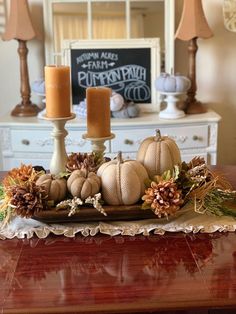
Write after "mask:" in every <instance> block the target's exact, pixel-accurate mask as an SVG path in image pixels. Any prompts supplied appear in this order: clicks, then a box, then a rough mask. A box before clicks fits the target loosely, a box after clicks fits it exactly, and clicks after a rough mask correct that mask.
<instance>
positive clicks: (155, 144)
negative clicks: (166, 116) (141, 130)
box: [137, 130, 181, 178]
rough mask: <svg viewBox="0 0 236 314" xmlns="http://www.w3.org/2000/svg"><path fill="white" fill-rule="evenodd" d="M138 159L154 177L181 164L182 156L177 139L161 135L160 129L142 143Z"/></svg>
mask: <svg viewBox="0 0 236 314" xmlns="http://www.w3.org/2000/svg"><path fill="white" fill-rule="evenodd" d="M137 160H138V161H139V162H141V163H142V164H143V165H144V167H145V168H146V170H147V172H148V174H149V177H150V178H152V177H153V176H155V175H161V174H163V172H165V171H166V170H169V169H172V168H173V167H174V166H175V165H177V164H180V163H181V156H180V150H179V148H178V146H177V144H176V143H175V141H174V140H173V139H171V138H170V137H168V136H161V133H160V130H156V135H155V136H151V137H148V138H146V139H144V140H143V141H142V143H141V144H140V147H139V149H138V152H137Z"/></svg>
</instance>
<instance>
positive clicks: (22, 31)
mask: <svg viewBox="0 0 236 314" xmlns="http://www.w3.org/2000/svg"><path fill="white" fill-rule="evenodd" d="M35 37H36V33H35V31H34V28H33V26H32V22H31V19H30V12H29V6H28V3H27V0H11V6H10V14H9V18H8V21H7V24H6V29H5V32H4V34H3V36H2V39H3V40H11V39H16V40H17V41H18V43H19V46H18V53H19V58H20V86H21V87H20V92H21V98H22V101H21V103H20V104H18V105H16V107H15V108H14V109H13V111H12V112H11V115H12V116H18V117H30V116H36V115H37V114H38V111H39V109H38V107H37V106H36V105H34V104H32V103H31V101H30V95H31V90H30V84H29V74H28V65H27V54H28V48H27V46H26V41H27V40H30V39H33V38H35Z"/></svg>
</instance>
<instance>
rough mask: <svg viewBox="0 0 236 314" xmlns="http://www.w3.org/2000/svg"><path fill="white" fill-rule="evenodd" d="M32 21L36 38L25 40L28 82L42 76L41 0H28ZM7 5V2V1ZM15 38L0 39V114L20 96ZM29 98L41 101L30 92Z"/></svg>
mask: <svg viewBox="0 0 236 314" xmlns="http://www.w3.org/2000/svg"><path fill="white" fill-rule="evenodd" d="M29 4H30V11H31V12H32V22H33V25H34V27H35V29H36V31H37V36H38V39H33V40H31V41H29V42H27V47H28V50H29V52H28V69H29V79H30V82H33V81H34V80H36V79H38V78H40V77H42V76H43V65H44V47H43V18H42V16H43V7H42V0H30V1H29ZM8 7H9V3H8ZM17 48H18V42H17V41H16V40H11V41H2V40H0V84H1V87H0V115H1V116H2V115H4V114H5V113H7V112H9V111H11V110H12V109H13V108H14V107H15V105H16V104H18V103H19V102H20V101H21V97H20V66H19V56H18V53H17ZM31 100H32V101H33V102H34V103H36V104H40V103H41V100H42V99H41V98H40V97H38V96H36V95H34V94H32V98H31Z"/></svg>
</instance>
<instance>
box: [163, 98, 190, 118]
mask: <svg viewBox="0 0 236 314" xmlns="http://www.w3.org/2000/svg"><path fill="white" fill-rule="evenodd" d="M185 94H186V93H177V92H176V93H163V92H161V95H164V96H165V102H166V103H167V107H166V109H164V110H162V111H160V113H159V118H160V119H179V118H182V117H184V116H185V113H184V111H183V110H180V109H178V108H177V102H178V101H179V98H178V97H179V96H182V95H185Z"/></svg>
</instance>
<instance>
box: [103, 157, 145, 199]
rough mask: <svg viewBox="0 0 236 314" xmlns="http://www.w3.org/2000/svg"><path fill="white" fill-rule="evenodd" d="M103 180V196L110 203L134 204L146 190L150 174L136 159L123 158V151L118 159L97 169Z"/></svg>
mask: <svg viewBox="0 0 236 314" xmlns="http://www.w3.org/2000/svg"><path fill="white" fill-rule="evenodd" d="M97 175H98V176H99V177H100V178H101V182H102V197H103V199H104V201H105V202H106V203H107V204H109V205H132V204H135V203H137V202H138V200H139V199H140V198H141V197H142V195H143V194H144V191H145V181H146V180H147V179H148V174H147V171H146V169H145V168H144V166H143V165H142V164H141V163H140V162H138V161H136V160H123V159H122V156H121V152H119V153H118V156H117V159H113V160H111V161H109V162H106V163H104V164H102V165H101V166H100V167H99V168H98V171H97Z"/></svg>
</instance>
